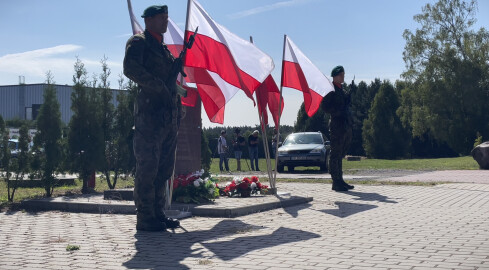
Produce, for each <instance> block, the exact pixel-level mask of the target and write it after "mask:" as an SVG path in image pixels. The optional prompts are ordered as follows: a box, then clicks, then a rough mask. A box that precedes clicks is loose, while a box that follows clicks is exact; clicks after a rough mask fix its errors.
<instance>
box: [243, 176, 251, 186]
mask: <svg viewBox="0 0 489 270" xmlns="http://www.w3.org/2000/svg"><path fill="white" fill-rule="evenodd" d="M243 183H246V184H251V180H250V179H249V178H248V177H245V178H243Z"/></svg>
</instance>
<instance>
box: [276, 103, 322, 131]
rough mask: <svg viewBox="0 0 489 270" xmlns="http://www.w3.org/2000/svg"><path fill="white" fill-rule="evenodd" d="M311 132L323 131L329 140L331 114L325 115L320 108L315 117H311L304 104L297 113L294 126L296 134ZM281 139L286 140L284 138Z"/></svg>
mask: <svg viewBox="0 0 489 270" xmlns="http://www.w3.org/2000/svg"><path fill="white" fill-rule="evenodd" d="M310 131H312V132H317V131H321V132H322V133H323V134H324V135H325V136H326V137H327V138H329V114H327V113H325V112H324V111H323V110H322V109H321V107H320V108H319V109H318V110H317V112H316V113H315V114H314V115H313V116H311V117H309V116H308V115H307V113H306V109H305V106H304V102H303V103H302V105H301V107H300V109H299V112H297V121H296V122H295V124H294V132H310ZM281 137H282V138H285V137H284V136H281Z"/></svg>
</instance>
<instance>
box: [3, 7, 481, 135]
mask: <svg viewBox="0 0 489 270" xmlns="http://www.w3.org/2000/svg"><path fill="white" fill-rule="evenodd" d="M199 2H200V3H201V4H202V6H203V7H204V8H205V9H206V10H207V12H208V13H209V14H210V15H211V16H212V17H213V18H214V20H216V21H217V22H218V23H220V24H221V25H224V26H225V27H227V28H228V29H229V30H230V31H232V32H234V33H235V34H237V35H238V36H240V37H242V38H244V39H249V36H250V35H251V36H253V38H254V41H255V44H256V45H257V46H258V47H259V48H260V49H262V50H263V51H264V52H266V53H267V54H269V55H270V56H271V57H272V58H273V60H274V62H275V70H274V71H273V73H272V74H273V76H274V78H275V80H276V81H277V83H278V84H280V70H281V61H282V49H283V48H282V46H283V36H284V34H287V35H288V36H289V37H290V38H291V39H292V40H293V41H294V43H296V45H297V46H298V47H299V48H300V49H301V50H302V51H303V52H304V53H305V54H306V55H307V56H308V57H309V58H310V59H311V60H312V62H313V63H314V64H316V66H318V68H319V69H320V70H321V71H322V72H323V73H324V74H326V75H328V76H329V73H330V71H331V69H332V68H333V67H334V66H336V65H339V64H341V65H343V66H344V67H345V69H346V78H345V79H346V81H347V82H349V81H351V79H353V76H354V75H355V76H356V81H357V82H359V81H360V80H363V81H365V82H367V83H370V82H371V81H372V80H373V79H374V78H380V79H382V80H384V79H388V80H391V81H392V82H394V81H395V80H397V79H399V78H400V74H401V73H402V72H403V71H404V70H405V66H404V61H403V60H402V52H403V50H404V45H405V41H404V39H403V38H402V33H403V31H404V30H405V29H410V30H415V29H416V28H418V27H419V25H417V24H416V23H415V22H414V20H413V16H414V15H416V14H419V13H421V8H422V7H423V6H424V5H425V4H426V3H434V2H435V1H434V0H404V1H400V0H399V1H392V0H341V1H338V0H337V1H330V0H246V1H244V0H243V1H238V0H226V1H224V0H200V1H199ZM153 4H167V5H168V6H169V13H170V17H171V18H172V19H173V20H174V21H175V22H176V23H177V24H178V25H179V26H180V27H181V28H182V29H183V28H184V24H185V16H186V6H187V1H186V0H167V1H157V2H155V1H151V0H132V5H133V10H134V13H135V15H136V16H137V17H138V18H139V19H140V23H141V24H142V25H144V24H143V20H142V19H141V18H140V17H139V16H140V15H141V14H142V12H143V10H144V9H145V8H146V7H148V6H150V5H153ZM478 6H479V12H478V13H477V15H476V17H477V19H478V22H477V24H476V28H477V29H479V28H480V27H485V28H486V29H489V16H487V14H489V1H486V0H479V3H478ZM483 14H486V15H483ZM0 25H1V26H2V38H1V40H2V42H1V43H2V45H1V46H0V85H12V84H18V81H19V78H18V76H19V75H23V76H25V83H27V84H31V83H42V82H44V81H45V73H46V71H48V70H50V71H51V72H52V73H53V75H54V80H55V82H56V83H58V84H72V76H73V64H74V62H75V57H76V56H79V57H80V59H82V61H83V62H84V63H85V66H86V68H87V70H88V72H89V74H90V77H91V76H92V74H94V73H97V74H98V73H100V71H101V66H100V60H101V59H102V58H103V57H104V55H105V56H107V57H108V64H109V67H110V68H111V70H112V75H111V86H112V88H118V83H117V79H118V74H120V73H121V71H122V59H123V58H124V46H125V43H126V41H127V39H128V38H129V36H130V35H131V25H130V22H129V16H128V11H127V4H126V0H117V1H116V0H102V1H100V0H83V1H70V0H43V1H39V0H15V1H13V0H11V1H10V0H0ZM283 95H284V99H285V109H284V114H283V117H282V123H283V124H287V125H293V124H294V121H295V120H296V116H297V111H298V109H299V106H300V104H301V103H302V101H303V98H302V94H301V93H300V92H299V91H296V90H292V89H288V88H284V91H283ZM202 119H203V126H204V127H209V126H216V124H212V123H210V122H209V120H208V119H207V116H206V115H205V113H203V115H202ZM257 123H258V113H256V108H253V103H252V102H251V100H249V99H247V97H246V96H245V95H244V94H242V93H238V94H237V95H236V96H235V97H234V98H233V99H232V100H231V101H230V102H229V103H228V105H227V106H226V113H225V122H224V125H226V126H235V125H239V126H241V125H255V124H257Z"/></svg>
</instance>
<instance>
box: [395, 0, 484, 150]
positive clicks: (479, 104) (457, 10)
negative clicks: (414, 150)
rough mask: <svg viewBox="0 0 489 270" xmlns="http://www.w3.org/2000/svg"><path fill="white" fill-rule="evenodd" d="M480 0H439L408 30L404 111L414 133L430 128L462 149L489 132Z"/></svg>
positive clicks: (420, 132) (401, 113)
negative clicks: (478, 19)
mask: <svg viewBox="0 0 489 270" xmlns="http://www.w3.org/2000/svg"><path fill="white" fill-rule="evenodd" d="M476 11H477V3H476V1H474V0H472V1H470V2H468V3H467V2H465V1H462V0H439V1H438V2H436V3H435V4H433V5H431V4H427V5H426V6H424V7H423V9H422V13H421V14H418V15H416V16H414V20H415V21H416V22H418V23H420V25H421V27H420V28H419V29H417V30H416V31H415V32H414V33H412V32H411V31H409V30H405V31H404V35H403V36H404V38H405V40H406V46H405V50H404V53H403V57H404V61H405V63H406V68H407V70H406V72H404V73H403V76H404V77H405V78H406V79H407V80H409V81H410V82H411V83H412V87H409V88H406V89H405V90H403V92H402V100H403V104H402V108H401V109H400V115H401V116H402V119H403V121H404V123H406V122H409V125H410V126H411V128H412V136H413V137H421V136H424V135H425V133H427V132H428V133H430V135H431V136H433V138H435V139H436V140H438V141H440V142H442V143H443V142H446V143H447V144H448V145H449V146H450V147H451V148H452V149H453V150H455V151H457V152H458V153H460V154H468V153H469V152H470V150H471V149H472V146H473V144H474V141H475V139H476V137H477V134H481V135H482V137H483V138H489V124H488V123H489V114H488V113H487V112H488V111H489V33H488V31H486V29H484V28H481V29H479V30H478V31H477V32H476V31H474V30H473V29H472V28H473V25H474V23H475V21H476V19H475V13H476Z"/></svg>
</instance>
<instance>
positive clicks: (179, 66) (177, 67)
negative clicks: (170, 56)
mask: <svg viewBox="0 0 489 270" xmlns="http://www.w3.org/2000/svg"><path fill="white" fill-rule="evenodd" d="M182 70H183V60H182V59H181V58H180V57H179V58H177V59H175V61H174V62H173V66H172V72H173V74H172V75H174V74H175V73H176V74H177V75H178V73H180V72H181V71H182Z"/></svg>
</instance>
